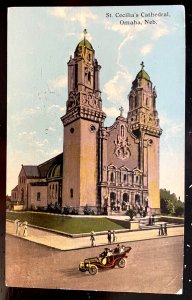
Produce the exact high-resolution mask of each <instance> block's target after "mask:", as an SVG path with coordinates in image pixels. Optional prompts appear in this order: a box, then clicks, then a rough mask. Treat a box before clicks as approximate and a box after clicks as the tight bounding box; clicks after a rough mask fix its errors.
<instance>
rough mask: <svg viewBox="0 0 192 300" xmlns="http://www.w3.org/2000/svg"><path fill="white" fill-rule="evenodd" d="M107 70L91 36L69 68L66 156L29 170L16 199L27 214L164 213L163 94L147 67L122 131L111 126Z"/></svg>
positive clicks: (119, 122) (24, 172) (134, 85)
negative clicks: (53, 206)
mask: <svg viewBox="0 0 192 300" xmlns="http://www.w3.org/2000/svg"><path fill="white" fill-rule="evenodd" d="M100 69H101V66H100V65H99V64H98V61H97V59H96V58H95V51H94V49H93V47H92V45H91V43H90V42H89V41H88V40H87V39H86V34H85V36H84V39H83V40H82V41H81V42H80V43H79V44H78V45H77V47H76V49H75V52H74V55H73V56H71V57H70V60H69V62H68V99H67V102H66V114H65V115H64V116H63V117H61V121H62V123H63V128H64V145H63V153H62V154H60V155H58V156H57V157H55V158H53V159H51V160H49V161H48V162H45V163H43V164H41V165H39V166H22V169H21V172H20V175H19V181H18V185H17V187H15V188H14V189H13V193H14V196H15V195H17V196H16V197H17V198H18V199H17V200H18V201H21V198H22V203H24V207H25V208H27V209H29V208H30V205H32V204H34V203H35V204H36V205H37V204H39V206H47V205H48V204H49V203H56V202H57V203H59V204H60V205H61V206H65V205H69V206H71V207H78V208H79V209H80V211H82V210H83V208H84V207H85V206H87V205H88V206H89V207H90V208H92V209H93V210H95V211H96V212H98V213H100V212H102V211H103V209H104V207H109V208H110V209H113V208H114V207H116V206H119V207H120V208H121V209H122V208H123V206H125V205H127V204H141V205H144V206H146V205H147V206H148V207H150V209H151V211H152V213H159V212H160V193H159V141H160V135H161V133H162V130H161V128H160V125H159V118H158V112H157V110H156V98H157V94H156V90H155V87H153V84H152V82H151V80H150V77H149V75H148V74H147V72H146V71H145V70H144V64H143V62H142V63H141V70H140V71H139V73H138V74H137V75H136V77H135V80H134V81H133V83H132V87H131V91H130V93H129V95H128V105H127V106H128V107H129V110H128V113H127V116H126V117H124V116H123V108H122V107H121V108H120V115H119V116H117V118H116V121H115V122H114V124H113V125H112V126H110V127H105V126H104V121H105V118H106V114H105V112H104V111H103V110H102V99H101V90H100V86H99V76H100ZM29 171H30V172H32V174H29V173H30V172H29ZM32 175H33V176H32ZM34 175H35V178H34ZM22 177H23V178H25V179H24V180H25V182H23V181H22V182H20V180H21V178H22ZM29 177H30V178H29ZM21 189H22V190H23V192H22V195H21ZM29 203H30V205H29Z"/></svg>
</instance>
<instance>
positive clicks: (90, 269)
mask: <svg viewBox="0 0 192 300" xmlns="http://www.w3.org/2000/svg"><path fill="white" fill-rule="evenodd" d="M97 272H98V268H97V266H94V265H93V266H90V267H89V274H91V275H95V274H97Z"/></svg>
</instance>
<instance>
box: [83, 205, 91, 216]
mask: <svg viewBox="0 0 192 300" xmlns="http://www.w3.org/2000/svg"><path fill="white" fill-rule="evenodd" d="M83 212H84V215H91V208H90V207H89V206H88V205H87V204H86V205H85V207H84V209H83Z"/></svg>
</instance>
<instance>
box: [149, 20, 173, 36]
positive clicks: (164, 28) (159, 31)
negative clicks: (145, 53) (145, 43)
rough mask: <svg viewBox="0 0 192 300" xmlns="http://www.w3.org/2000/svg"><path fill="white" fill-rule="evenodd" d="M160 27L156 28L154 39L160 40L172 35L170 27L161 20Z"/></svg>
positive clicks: (153, 34) (159, 21)
mask: <svg viewBox="0 0 192 300" xmlns="http://www.w3.org/2000/svg"><path fill="white" fill-rule="evenodd" d="M157 22H158V27H157V28H154V30H153V33H152V39H155V40H158V39H160V38H161V37H162V36H165V35H167V34H169V33H170V30H171V29H170V27H168V25H167V24H166V23H164V22H163V21H161V20H160V19H158V21H157Z"/></svg>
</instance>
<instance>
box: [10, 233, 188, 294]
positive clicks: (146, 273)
mask: <svg viewBox="0 0 192 300" xmlns="http://www.w3.org/2000/svg"><path fill="white" fill-rule="evenodd" d="M124 244H125V245H129V246H131V247H132V250H131V252H130V254H129V258H128V263H127V266H126V267H125V268H124V269H119V268H117V267H116V268H115V269H111V270H107V271H103V272H99V273H98V274H97V275H95V276H91V275H89V274H88V273H87V272H86V273H81V272H79V271H78V264H79V262H80V261H81V260H83V259H84V258H86V257H92V256H95V255H96V256H97V255H98V254H99V253H100V252H101V251H102V250H103V246H99V247H95V248H86V249H80V250H71V251H61V250H58V249H53V248H50V247H47V246H43V245H39V244H36V243H33V242H31V241H28V240H25V239H20V238H17V237H15V236H11V235H7V237H6V282H7V285H8V286H18V287H39V288H68V289H82V290H110V291H130V292H146V293H150V292H151V293H174V294H175V293H177V292H178V291H179V290H180V289H181V288H182V272H183V236H177V237H167V238H160V239H159V238H158V239H150V240H143V241H131V242H129V243H124Z"/></svg>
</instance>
